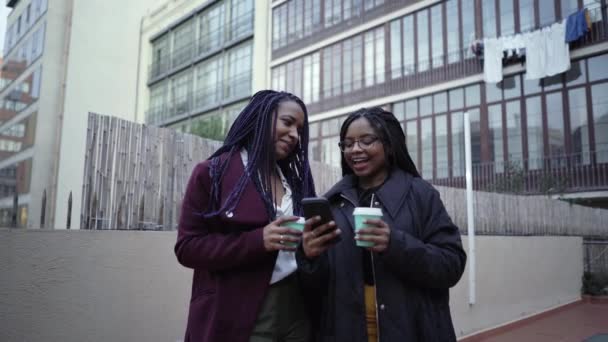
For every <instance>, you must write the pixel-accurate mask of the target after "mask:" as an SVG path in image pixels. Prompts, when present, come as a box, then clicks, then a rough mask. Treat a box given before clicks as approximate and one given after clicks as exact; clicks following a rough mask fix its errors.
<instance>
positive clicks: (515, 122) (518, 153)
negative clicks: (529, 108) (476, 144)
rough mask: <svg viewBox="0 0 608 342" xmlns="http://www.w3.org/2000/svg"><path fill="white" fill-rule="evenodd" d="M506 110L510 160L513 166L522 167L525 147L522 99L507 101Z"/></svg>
mask: <svg viewBox="0 0 608 342" xmlns="http://www.w3.org/2000/svg"><path fill="white" fill-rule="evenodd" d="M506 111H507V113H506V121H507V122H506V124H507V149H508V151H509V158H508V160H509V162H510V163H511V165H512V166H513V167H516V168H521V167H522V166H523V165H522V164H523V163H522V161H523V148H522V128H521V105H520V101H519V100H515V101H511V102H507V106H506Z"/></svg>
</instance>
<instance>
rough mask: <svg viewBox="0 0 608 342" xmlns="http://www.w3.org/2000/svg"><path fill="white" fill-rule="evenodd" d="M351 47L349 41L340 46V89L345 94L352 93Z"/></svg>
mask: <svg viewBox="0 0 608 342" xmlns="http://www.w3.org/2000/svg"><path fill="white" fill-rule="evenodd" d="M352 57H353V46H352V41H351V40H350V39H348V40H345V41H344V42H343V44H342V87H343V90H344V92H345V93H348V92H350V91H352V85H353V79H352V76H353V73H352V70H353V64H352Z"/></svg>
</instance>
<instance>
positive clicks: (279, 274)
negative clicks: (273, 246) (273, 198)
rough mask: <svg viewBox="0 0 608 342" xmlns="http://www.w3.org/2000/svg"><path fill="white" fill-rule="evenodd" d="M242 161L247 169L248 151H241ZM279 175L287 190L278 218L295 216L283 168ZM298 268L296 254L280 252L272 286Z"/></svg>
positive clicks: (278, 208)
mask: <svg viewBox="0 0 608 342" xmlns="http://www.w3.org/2000/svg"><path fill="white" fill-rule="evenodd" d="M241 159H242V160H243V165H244V166H245V167H247V161H248V159H249V158H248V155H247V150H245V149H242V150H241ZM277 173H278V174H279V176H280V177H281V182H282V183H283V188H284V189H285V195H283V198H282V199H281V205H280V206H278V207H275V208H276V210H277V217H279V216H291V215H293V202H292V199H291V188H290V187H289V184H288V183H287V180H286V179H285V176H284V175H283V172H282V171H281V168H280V167H278V166H277ZM297 268H298V264H297V263H296V254H295V253H294V252H290V251H279V254H278V255H277V262H276V263H275V264H274V270H273V271H272V277H271V278H270V284H274V283H276V282H278V281H279V280H282V279H285V278H286V277H287V276H288V275H290V274H292V273H293V272H295V271H296V270H297Z"/></svg>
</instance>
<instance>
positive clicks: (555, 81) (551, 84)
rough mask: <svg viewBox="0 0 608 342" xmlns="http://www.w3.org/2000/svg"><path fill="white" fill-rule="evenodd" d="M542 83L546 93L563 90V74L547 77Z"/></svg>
mask: <svg viewBox="0 0 608 342" xmlns="http://www.w3.org/2000/svg"><path fill="white" fill-rule="evenodd" d="M542 81H543V87H544V90H545V91H551V90H557V89H561V88H562V74H557V75H554V76H550V77H545V78H543V80H542Z"/></svg>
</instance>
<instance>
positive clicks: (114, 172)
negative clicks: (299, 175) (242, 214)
mask: <svg viewBox="0 0 608 342" xmlns="http://www.w3.org/2000/svg"><path fill="white" fill-rule="evenodd" d="M219 146H220V142H217V141H210V140H205V139H202V138H200V137H197V136H193V135H190V134H184V133H180V132H177V131H175V130H172V129H165V128H158V127H154V126H147V125H140V124H136V123H132V122H128V121H124V120H120V119H118V118H114V117H108V116H102V115H97V114H89V127H88V132H87V155H86V158H85V172H84V182H83V190H82V191H83V196H82V212H81V227H82V228H83V229H136V230H174V229H176V227H177V221H178V218H179V210H180V203H181V200H182V198H183V195H184V191H185V187H186V185H187V182H188V179H189V177H190V173H191V171H192V169H193V168H194V166H195V165H196V164H197V163H199V162H200V161H202V160H204V159H206V158H207V157H208V156H209V155H210V154H211V153H213V151H215V150H216V149H217V148H218V147H219ZM311 168H312V171H313V176H314V179H315V185H316V189H317V193H320V194H322V193H323V192H325V191H326V190H328V189H329V188H330V187H331V186H332V185H333V184H334V183H335V182H336V181H337V180H338V179H340V175H341V173H340V170H339V169H338V168H336V167H332V166H329V165H325V164H321V163H316V162H312V163H311ZM437 189H438V190H439V192H440V194H441V196H442V199H443V202H444V203H445V206H446V208H447V210H448V212H449V213H450V215H451V216H452V218H453V219H454V221H455V222H456V224H458V225H459V227H461V230H462V232H463V233H466V207H465V206H466V201H465V198H466V196H465V191H464V190H462V189H457V188H448V187H439V186H438V187H437ZM474 197H475V228H476V231H477V232H478V233H479V234H485V235H575V236H608V210H603V209H593V208H587V207H582V206H579V205H572V204H569V203H566V202H562V201H556V200H551V199H549V198H546V197H539V196H535V197H530V196H516V195H506V194H498V193H489V192H476V193H475V196H474Z"/></svg>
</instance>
